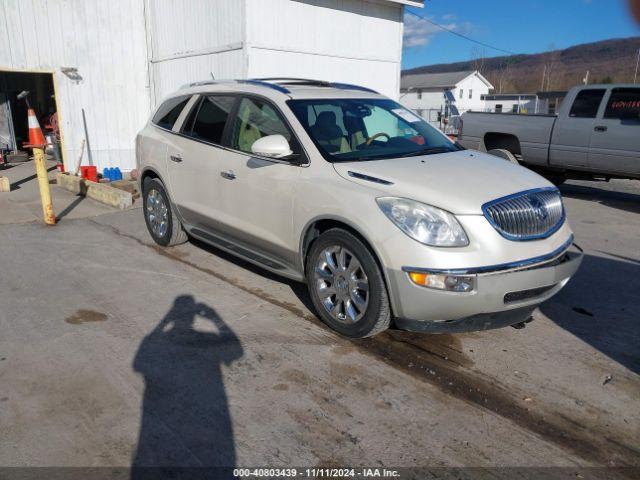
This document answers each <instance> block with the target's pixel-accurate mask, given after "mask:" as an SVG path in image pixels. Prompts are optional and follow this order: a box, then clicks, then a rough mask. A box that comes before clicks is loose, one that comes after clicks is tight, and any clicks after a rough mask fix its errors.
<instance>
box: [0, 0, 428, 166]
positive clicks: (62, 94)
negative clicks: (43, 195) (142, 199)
mask: <svg viewBox="0 0 640 480" xmlns="http://www.w3.org/2000/svg"><path fill="white" fill-rule="evenodd" d="M422 4H423V0H342V1H339V2H338V1H335V0H180V1H178V0H110V1H104V0H28V1H25V0H1V1H0V18H2V19H3V21H0V45H1V46H2V47H1V48H0V112H2V113H0V136H2V138H0V144H1V143H5V144H10V146H11V147H15V146H16V144H18V147H19V146H20V142H21V141H22V140H24V126H26V116H25V113H24V108H23V106H21V105H19V103H20V102H18V101H17V100H16V95H17V93H19V91H21V90H23V89H27V90H31V92H32V94H31V100H32V103H34V104H35V106H36V107H37V108H38V109H39V113H40V114H42V113H46V112H47V111H57V112H58V115H59V124H60V132H61V137H62V149H63V155H64V158H65V163H66V166H67V168H72V167H73V166H74V164H75V162H76V158H77V155H78V152H79V148H80V145H81V142H82V139H83V138H85V133H84V124H83V110H84V112H85V117H86V125H87V131H88V140H89V145H90V148H91V156H92V158H93V164H94V165H97V166H98V168H99V170H102V169H103V168H105V167H109V166H119V167H121V168H122V169H123V170H128V169H131V168H133V166H134V161H135V152H134V139H135V136H136V133H137V132H138V130H139V129H140V128H141V127H142V125H143V124H144V123H145V122H146V120H147V118H148V116H149V113H150V111H151V110H152V109H153V108H154V107H155V106H156V104H157V103H158V102H159V101H160V100H161V99H162V97H164V96H165V95H166V94H168V93H169V92H171V91H173V90H175V89H177V88H179V86H181V85H183V84H186V83H189V82H194V81H200V80H208V79H211V77H212V76H214V77H215V78H217V79H225V78H256V77H268V76H277V77H283V76H293V77H306V78H315V79H321V80H333V81H340V82H347V83H356V84H361V85H365V86H367V87H370V88H373V89H375V90H378V91H380V92H381V93H384V94H386V95H389V96H392V97H396V98H397V96H398V91H399V89H400V62H401V56H402V34H403V9H404V6H405V5H412V6H422ZM3 119H4V120H3ZM86 159H87V155H85V160H86Z"/></svg>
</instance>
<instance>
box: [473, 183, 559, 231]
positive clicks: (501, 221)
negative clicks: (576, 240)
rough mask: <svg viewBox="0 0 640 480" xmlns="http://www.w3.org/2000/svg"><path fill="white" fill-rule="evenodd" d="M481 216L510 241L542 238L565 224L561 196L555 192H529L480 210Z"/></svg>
mask: <svg viewBox="0 0 640 480" xmlns="http://www.w3.org/2000/svg"><path fill="white" fill-rule="evenodd" d="M482 211H483V212H484V216H485V217H486V218H487V220H489V222H490V223H491V225H493V227H494V228H495V229H496V230H497V231H498V232H500V234H501V235H502V236H503V237H505V238H508V239H509V240H533V239H536V238H545V237H548V236H549V235H551V234H552V233H553V232H555V231H556V230H558V229H559V228H560V227H561V226H562V223H563V222H564V206H563V204H562V196H561V195H560V192H559V191H558V190H556V189H555V188H550V189H541V190H530V191H527V192H522V193H516V194H515V195H509V196H508V197H504V198H499V199H497V200H494V201H492V202H489V203H486V204H485V205H483V206H482Z"/></svg>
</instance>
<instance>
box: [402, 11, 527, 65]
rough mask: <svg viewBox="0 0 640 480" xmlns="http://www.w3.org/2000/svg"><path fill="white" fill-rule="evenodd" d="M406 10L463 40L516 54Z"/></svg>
mask: <svg viewBox="0 0 640 480" xmlns="http://www.w3.org/2000/svg"><path fill="white" fill-rule="evenodd" d="M407 12H408V13H410V14H411V15H413V16H415V17H418V18H420V19H421V20H424V21H425V22H428V23H430V24H431V25H433V26H435V27H438V28H440V29H442V30H444V31H445V32H449V33H452V34H453V35H455V36H457V37H460V38H464V39H465V40H468V41H470V42H473V43H477V44H478V45H482V46H483V47H487V48H490V49H492V50H496V51H498V52H502V53H506V54H508V55H517V53H516V52H512V51H510V50H505V49H503V48H498V47H494V46H493V45H489V44H488V43H484V42H481V41H480V40H476V39H475V38H471V37H467V36H466V35H463V34H462V33H459V32H456V31H455V30H451V29H450V28H447V27H445V26H444V25H440V24H439V23H437V22H434V21H433V20H430V19H428V18H427V17H423V16H422V15H418V14H417V13H416V12H414V11H412V10H409V9H407Z"/></svg>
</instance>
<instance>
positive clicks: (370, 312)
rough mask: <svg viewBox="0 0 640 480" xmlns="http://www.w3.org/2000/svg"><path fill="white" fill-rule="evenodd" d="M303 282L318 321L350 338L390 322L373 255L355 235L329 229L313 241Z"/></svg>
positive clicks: (373, 332)
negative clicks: (307, 288) (320, 320)
mask: <svg viewBox="0 0 640 480" xmlns="http://www.w3.org/2000/svg"><path fill="white" fill-rule="evenodd" d="M306 272H307V273H306V275H307V285H308V287H309V293H310V295H311V300H312V301H313V305H314V307H315V308H316V311H317V313H318V315H319V316H320V318H321V319H322V321H323V322H324V323H326V324H327V325H329V326H330V327H331V328H333V329H334V330H336V331H337V332H339V333H341V334H343V335H345V336H347V337H352V338H361V337H370V336H373V335H376V334H377V333H380V332H382V331H384V330H386V329H387V328H388V327H389V323H390V321H391V309H390V306H389V296H388V294H387V288H386V286H385V283H384V278H383V277H382V272H381V271H380V268H379V267H378V264H377V263H376V260H375V258H374V257H373V255H372V254H371V252H370V251H369V249H368V248H367V246H366V245H364V244H363V243H362V242H361V241H360V240H359V239H358V238H357V237H355V236H354V235H352V234H351V233H349V232H347V231H345V230H342V229H337V228H336V229H331V230H328V231H327V232H325V233H323V234H322V235H320V237H319V238H318V239H317V240H316V241H315V242H313V244H312V245H311V249H310V251H309V254H308V255H307V259H306Z"/></svg>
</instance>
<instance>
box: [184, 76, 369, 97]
mask: <svg viewBox="0 0 640 480" xmlns="http://www.w3.org/2000/svg"><path fill="white" fill-rule="evenodd" d="M232 82H236V83H247V84H250V85H258V86H261V87H267V88H271V89H273V90H276V91H278V92H280V93H284V94H285V95H289V94H290V93H291V91H290V90H288V89H287V88H285V85H301V86H309V87H326V88H339V89H341V90H361V91H363V92H371V93H378V92H376V91H375V90H372V89H370V88H367V87H362V86H360V85H352V84H350V83H339V82H327V81H325V80H312V79H309V78H286V77H281V78H250V79H247V80H227V81H220V80H203V81H201V82H193V83H187V84H186V85H183V86H182V87H180V89H181V90H182V89H185V88H191V87H202V86H206V85H218V84H221V83H232Z"/></svg>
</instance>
